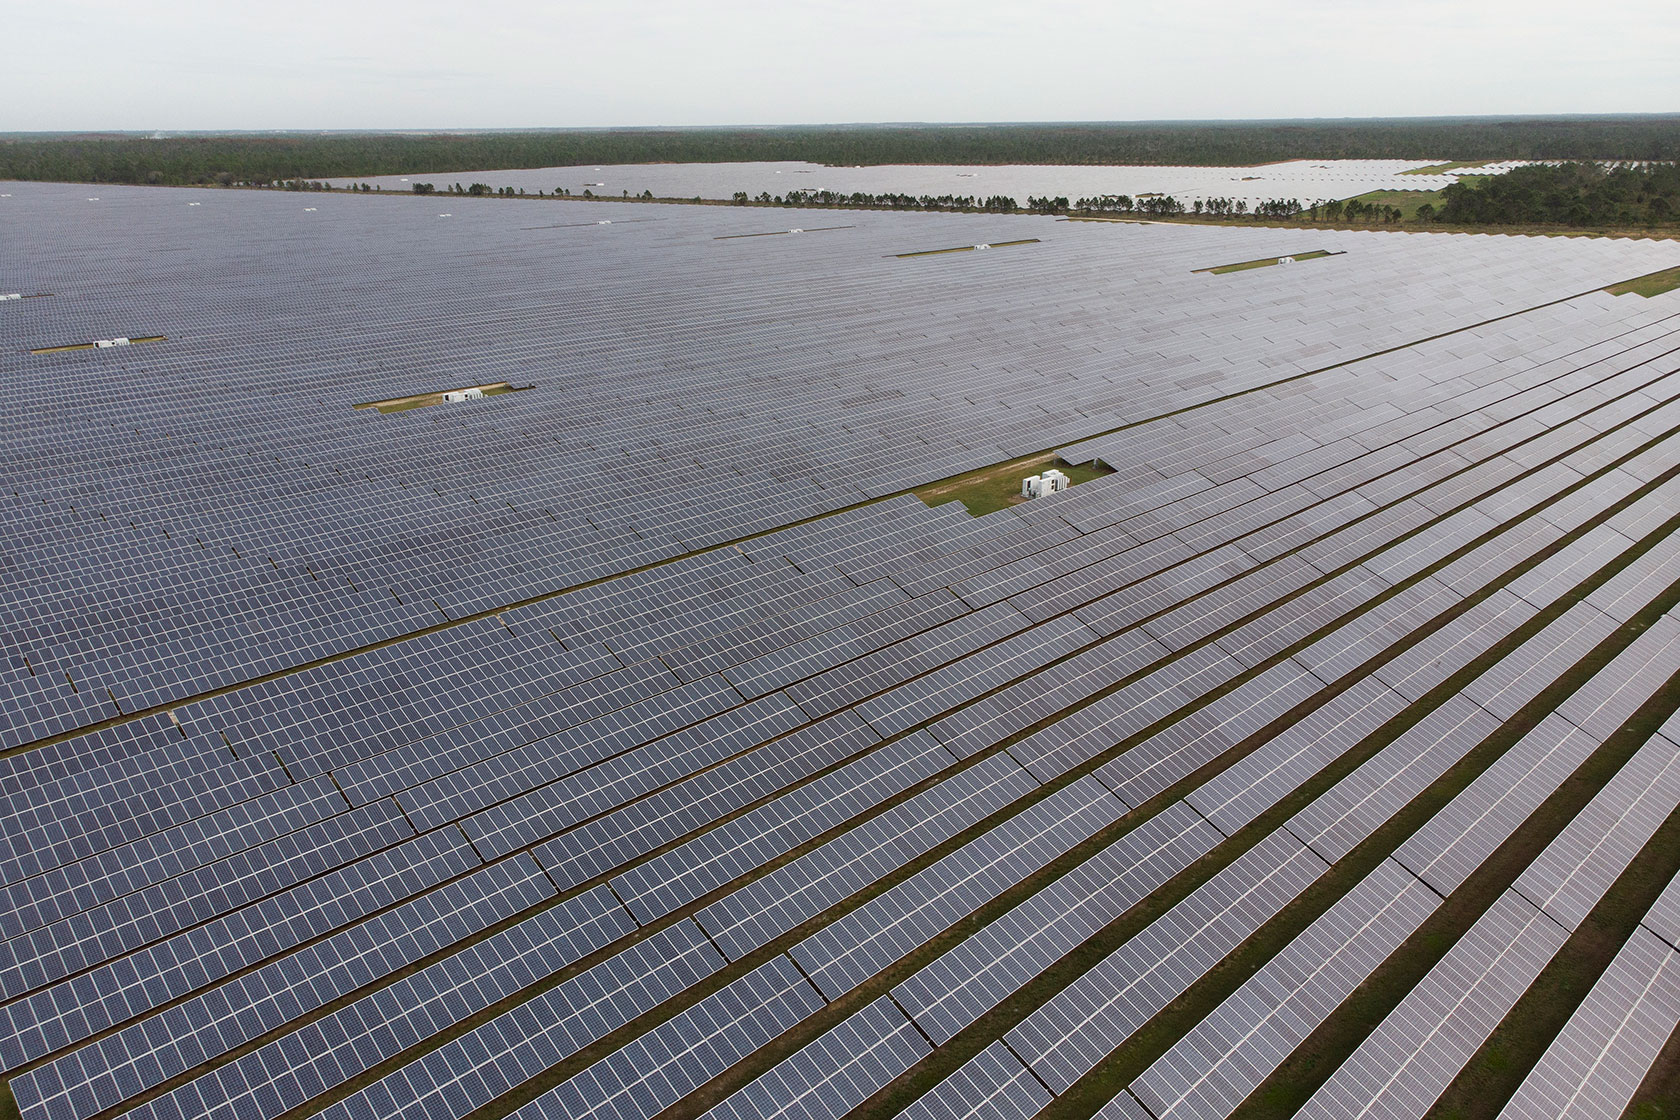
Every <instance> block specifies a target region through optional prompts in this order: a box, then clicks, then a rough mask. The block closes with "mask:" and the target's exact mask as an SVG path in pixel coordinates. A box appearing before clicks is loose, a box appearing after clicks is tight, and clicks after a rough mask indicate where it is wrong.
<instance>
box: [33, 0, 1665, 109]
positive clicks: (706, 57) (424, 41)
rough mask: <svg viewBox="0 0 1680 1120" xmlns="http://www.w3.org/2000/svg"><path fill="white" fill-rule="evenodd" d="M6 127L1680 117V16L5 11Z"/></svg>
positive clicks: (1356, 2)
mask: <svg viewBox="0 0 1680 1120" xmlns="http://www.w3.org/2000/svg"><path fill="white" fill-rule="evenodd" d="M0 27H3V28H4V29H5V32H6V37H7V41H8V42H7V50H6V66H5V67H4V69H3V70H0V94H3V98H4V99H3V101H0V131H31V130H90V129H146V130H151V129H163V130H169V129H289V128H474V127H476V128H511V127H526V126H535V127H560V126H579V125H583V126H594V125H662V124H664V125H693V124H794V123H825V122H858V121H1012V120H1014V121H1020V120H1036V121H1042V120H1151V119H1173V118H1255V117H1365V116H1437V115H1456V114H1508V113H1624V112H1672V111H1680V2H1677V0H1611V2H1601V3H1580V2H1578V0H1574V2H1569V3H1562V2H1554V0H1523V2H1521V3H1518V2H1513V0H1453V2H1450V3H1438V2H1435V0H1419V2H1417V3H1412V4H1393V3H1384V4H1380V5H1379V4H1368V3H1365V2H1363V0H1335V2H1329V0H1284V2H1282V3H1264V2H1255V0H1243V2H1241V3H1225V2H1223V0H1213V2H1210V0H1200V2H1195V3H1188V4H1172V3H1160V2H1156V3H1149V4H1142V3H1137V4H1133V3H1096V2H1093V3H1079V2H1060V3H1044V4H1036V5H1035V4H1032V3H1028V2H1025V0H1012V2H994V0H901V2H897V3H882V4H876V3H864V2H859V3H840V2H832V0H817V2H810V0H692V2H688V3H682V2H674V0H640V2H636V3H622V2H620V3H612V2H608V3H557V2H554V0H542V2H537V0H499V2H494V3H481V2H474V0H456V2H453V3H434V2H432V0H400V2H399V0H334V2H331V3H324V2H319V0H297V2H292V3H269V4H261V5H257V4H250V3H246V2H239V0H235V2H232V3H229V2H226V0H223V2H203V0H121V2H115V0H112V2H107V0H0Z"/></svg>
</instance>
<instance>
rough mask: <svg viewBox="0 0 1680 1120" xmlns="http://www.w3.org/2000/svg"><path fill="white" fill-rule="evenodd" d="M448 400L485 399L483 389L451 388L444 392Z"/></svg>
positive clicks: (444, 397) (445, 398)
mask: <svg viewBox="0 0 1680 1120" xmlns="http://www.w3.org/2000/svg"><path fill="white" fill-rule="evenodd" d="M443 399H444V400H446V401H478V400H483V399H484V390H483V389H451V390H450V391H449V392H447V393H445V394H443Z"/></svg>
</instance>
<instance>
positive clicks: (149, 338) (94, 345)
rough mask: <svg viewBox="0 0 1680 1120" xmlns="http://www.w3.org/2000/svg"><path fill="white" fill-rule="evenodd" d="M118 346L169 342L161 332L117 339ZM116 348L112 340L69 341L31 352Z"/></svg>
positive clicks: (44, 352)
mask: <svg viewBox="0 0 1680 1120" xmlns="http://www.w3.org/2000/svg"><path fill="white" fill-rule="evenodd" d="M115 341H116V345H117V346H138V345H139V344H140V343H142V342H168V341H169V340H168V339H167V338H165V337H164V336H163V335H161V334H149V335H144V336H142V337H139V338H124V339H117V340H115ZM102 348H106V349H114V348H115V347H113V346H112V343H111V342H67V343H64V344H63V345H62V346H41V347H37V348H36V349H34V350H31V351H30V353H31V354H65V353H68V352H70V351H71V350H98V349H102Z"/></svg>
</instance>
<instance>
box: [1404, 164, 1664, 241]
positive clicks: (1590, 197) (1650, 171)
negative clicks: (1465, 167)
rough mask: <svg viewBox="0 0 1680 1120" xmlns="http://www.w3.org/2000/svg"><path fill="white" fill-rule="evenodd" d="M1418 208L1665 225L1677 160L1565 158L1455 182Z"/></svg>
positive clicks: (1524, 219)
mask: <svg viewBox="0 0 1680 1120" xmlns="http://www.w3.org/2000/svg"><path fill="white" fill-rule="evenodd" d="M1430 210H1431V212H1430V213H1429V214H1424V213H1423V210H1422V208H1420V209H1419V215H1420V216H1422V217H1425V218H1433V219H1434V220H1437V221H1440V222H1449V223H1452V224H1454V225H1565V226H1601V227H1602V226H1623V227H1634V226H1662V225H1672V224H1674V223H1676V222H1680V165H1676V164H1673V163H1657V164H1613V165H1605V164H1601V163H1562V164H1540V165H1536V166H1532V167H1517V168H1512V169H1511V170H1510V171H1508V172H1506V173H1505V174H1503V175H1494V176H1489V177H1487V178H1483V179H1473V180H1471V181H1469V182H1461V183H1454V184H1453V185H1452V186H1449V187H1447V188H1446V189H1445V190H1443V191H1442V192H1441V206H1440V207H1439V208H1438V209H1437V208H1434V207H1431V208H1430Z"/></svg>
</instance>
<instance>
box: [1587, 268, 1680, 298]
mask: <svg viewBox="0 0 1680 1120" xmlns="http://www.w3.org/2000/svg"><path fill="white" fill-rule="evenodd" d="M1676 288H1680V268H1665V269H1663V270H1662V271H1661V272H1653V273H1651V274H1650V275H1648V276H1636V277H1634V278H1633V279H1632V280H1623V281H1622V282H1621V283H1620V284H1612V285H1610V286H1609V287H1608V288H1606V289H1604V290H1605V291H1607V292H1609V293H1610V294H1611V295H1613V296H1644V297H1645V298H1646V299H1650V298H1651V297H1652V296H1660V295H1662V294H1663V293H1664V292H1672V291H1673V290H1674V289H1676Z"/></svg>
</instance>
